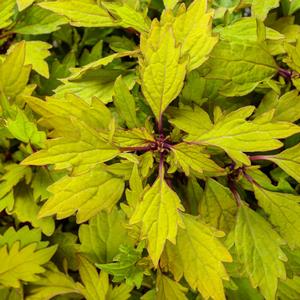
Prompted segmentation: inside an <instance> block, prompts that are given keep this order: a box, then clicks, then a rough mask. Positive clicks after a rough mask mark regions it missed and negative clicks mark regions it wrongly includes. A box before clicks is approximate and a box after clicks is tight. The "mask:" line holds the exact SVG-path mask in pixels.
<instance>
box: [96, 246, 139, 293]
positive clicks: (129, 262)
mask: <svg viewBox="0 0 300 300" xmlns="http://www.w3.org/2000/svg"><path fill="white" fill-rule="evenodd" d="M139 248H140V249H139ZM142 251H143V247H138V248H137V249H135V248H133V247H130V246H125V245H122V246H120V250H119V253H118V255H117V256H116V257H115V258H114V262H113V263H107V264H96V266H97V267H98V268H100V269H101V270H103V271H105V272H106V273H108V274H110V275H113V276H114V278H113V281H114V282H122V281H123V280H124V279H125V280H126V284H127V285H128V286H133V285H135V286H136V287H137V288H138V289H139V288H140V287H141V284H142V281H143V275H144V267H145V265H144V266H143V265H142V264H143V262H142V260H141V256H142ZM139 261H141V264H140V265H139ZM144 264H145V263H144Z"/></svg>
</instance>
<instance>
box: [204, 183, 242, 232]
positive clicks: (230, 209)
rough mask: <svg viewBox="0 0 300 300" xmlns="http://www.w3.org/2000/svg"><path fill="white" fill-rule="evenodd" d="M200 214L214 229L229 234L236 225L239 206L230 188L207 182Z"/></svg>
mask: <svg viewBox="0 0 300 300" xmlns="http://www.w3.org/2000/svg"><path fill="white" fill-rule="evenodd" d="M199 213H200V215H201V217H202V218H204V219H205V220H206V221H207V223H209V224H211V225H212V226H213V227H215V228H217V229H220V230H223V231H225V232H229V231H230V230H231V229H232V228H233V226H234V224H235V215H236V213H237V206H236V203H235V200H234V199H233V197H232V193H231V191H230V189H229V188H227V187H225V186H223V185H222V184H220V183H219V182H217V181H216V180H214V179H212V178H210V179H208V180H207V182H206V185H205V190H204V194H203V197H202V199H201V202H200V204H199Z"/></svg>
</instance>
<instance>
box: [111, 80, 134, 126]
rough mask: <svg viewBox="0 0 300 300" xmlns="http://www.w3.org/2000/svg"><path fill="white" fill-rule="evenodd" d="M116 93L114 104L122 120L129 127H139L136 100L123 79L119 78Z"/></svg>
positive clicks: (115, 87)
mask: <svg viewBox="0 0 300 300" xmlns="http://www.w3.org/2000/svg"><path fill="white" fill-rule="evenodd" d="M114 92H115V97H114V104H115V106H116V108H117V110H118V112H119V113H120V115H121V116H122V118H123V119H124V120H125V122H126V125H127V127H128V128H135V127H138V120H137V117H136V107H135V100H134V98H133V96H132V95H131V93H130V91H129V89H128V87H127V85H126V84H125V83H124V81H123V79H122V77H118V78H117V80H116V81H115V85H114Z"/></svg>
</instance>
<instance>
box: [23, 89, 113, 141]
mask: <svg viewBox="0 0 300 300" xmlns="http://www.w3.org/2000/svg"><path fill="white" fill-rule="evenodd" d="M25 99H26V102H27V103H28V105H29V106H30V108H31V109H32V110H33V111H35V112H36V113H37V114H39V115H41V116H42V119H41V120H40V124H42V125H43V126H44V127H48V128H50V129H53V128H54V129H55V131H56V132H58V134H59V133H60V134H63V133H67V134H68V135H73V133H74V131H75V132H76V129H75V128H76V124H74V123H73V122H70V118H72V117H74V118H78V119H80V120H81V121H83V122H84V123H86V124H87V125H88V126H90V127H92V128H94V129H107V128H108V127H109V123H110V121H111V119H112V116H111V112H110V110H109V109H108V108H107V107H106V106H105V105H104V104H103V103H102V102H101V101H100V100H99V99H97V98H93V99H92V102H91V104H89V103H87V102H85V101H84V100H82V99H81V98H79V97H77V96H75V95H72V94H67V95H66V96H65V98H64V99H56V98H54V97H47V98H46V101H43V100H41V99H38V98H36V97H32V96H27V97H25ZM74 126H75V128H74Z"/></svg>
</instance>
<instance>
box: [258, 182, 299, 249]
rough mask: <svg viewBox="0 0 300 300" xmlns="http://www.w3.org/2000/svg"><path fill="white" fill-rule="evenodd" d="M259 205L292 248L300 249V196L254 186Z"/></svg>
mask: <svg viewBox="0 0 300 300" xmlns="http://www.w3.org/2000/svg"><path fill="white" fill-rule="evenodd" d="M254 191H255V197H256V199H257V200H258V204H259V206H260V207H262V208H263V210H264V211H265V212H266V213H267V214H268V215H269V218H270V221H271V223H272V224H273V225H274V226H275V227H278V230H279V232H280V235H281V236H282V237H283V238H284V239H285V240H286V241H287V242H288V244H289V246H290V247H291V248H295V247H300V236H299V232H300V219H299V213H300V204H299V203H300V196H298V195H292V194H287V193H277V192H270V191H267V190H265V189H263V188H260V187H257V186H254Z"/></svg>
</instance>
